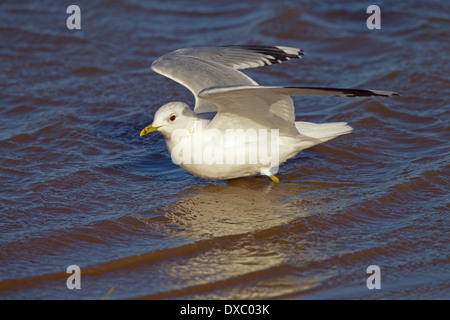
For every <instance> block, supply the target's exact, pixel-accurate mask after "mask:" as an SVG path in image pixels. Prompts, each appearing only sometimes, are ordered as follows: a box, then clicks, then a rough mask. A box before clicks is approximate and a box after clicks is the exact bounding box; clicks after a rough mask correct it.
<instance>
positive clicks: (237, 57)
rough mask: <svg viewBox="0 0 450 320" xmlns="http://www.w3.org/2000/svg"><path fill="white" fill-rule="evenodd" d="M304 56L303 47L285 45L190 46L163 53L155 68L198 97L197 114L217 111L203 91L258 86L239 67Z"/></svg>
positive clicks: (196, 103)
mask: <svg viewBox="0 0 450 320" xmlns="http://www.w3.org/2000/svg"><path fill="white" fill-rule="evenodd" d="M302 55H303V52H302V50H301V49H297V48H291V47H282V46H274V47H269V46H224V47H202V48H187V49H179V50H176V51H173V52H170V53H167V54H165V55H163V56H161V57H160V58H159V59H157V60H156V61H155V62H153V64H152V69H153V70H154V71H155V72H157V73H159V74H161V75H163V76H166V77H168V78H170V79H172V80H174V81H176V82H178V83H180V84H181V85H183V86H185V87H187V88H188V89H189V90H190V91H191V92H192V94H193V95H194V97H195V108H194V111H195V112H196V113H204V112H216V111H217V107H216V106H215V104H214V103H211V102H209V101H206V100H203V99H202V98H201V97H199V96H198V94H199V93H200V91H202V90H203V89H206V88H210V87H218V86H221V87H223V86H235V85H239V86H257V85H258V84H257V83H256V82H255V81H254V80H253V79H251V78H250V77H248V76H247V75H245V74H244V73H242V72H240V71H238V70H241V69H247V68H256V67H261V66H265V65H271V64H273V63H282V62H283V61H286V60H290V59H295V58H301V56H302ZM289 99H290V98H289Z"/></svg>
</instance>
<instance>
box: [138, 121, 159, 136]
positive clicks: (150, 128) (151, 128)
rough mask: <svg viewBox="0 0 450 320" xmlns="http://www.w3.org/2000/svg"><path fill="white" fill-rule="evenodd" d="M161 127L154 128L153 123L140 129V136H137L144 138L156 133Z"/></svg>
mask: <svg viewBox="0 0 450 320" xmlns="http://www.w3.org/2000/svg"><path fill="white" fill-rule="evenodd" d="M159 128H161V127H154V126H153V123H152V124H151V125H149V126H146V127H145V128H144V129H142V131H141V134H140V135H139V136H140V137H142V136H145V135H146V134H147V133H149V132H152V131H156V130H158V129H159Z"/></svg>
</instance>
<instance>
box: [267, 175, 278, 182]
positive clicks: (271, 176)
mask: <svg viewBox="0 0 450 320" xmlns="http://www.w3.org/2000/svg"><path fill="white" fill-rule="evenodd" d="M269 177H270V179H272V181H273V182H275V183H278V182H280V180H279V179H278V178H277V177H275V176H274V175H273V174H271V175H270V176H269Z"/></svg>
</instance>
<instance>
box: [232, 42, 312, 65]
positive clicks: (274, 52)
mask: <svg viewBox="0 0 450 320" xmlns="http://www.w3.org/2000/svg"><path fill="white" fill-rule="evenodd" d="M224 47H239V48H242V49H245V50H249V51H253V52H256V53H259V54H262V55H263V56H264V59H265V60H266V61H265V62H264V64H265V65H271V64H274V63H282V62H284V61H287V60H290V59H300V58H301V57H302V56H303V55H304V52H303V49H299V48H293V47H286V46H260V45H231V46H224Z"/></svg>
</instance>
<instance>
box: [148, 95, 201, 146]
mask: <svg viewBox="0 0 450 320" xmlns="http://www.w3.org/2000/svg"><path fill="white" fill-rule="evenodd" d="M195 119H196V116H195V114H194V112H193V111H192V110H191V108H189V106H188V105H187V104H186V103H183V102H169V103H167V104H165V105H163V106H162V107H160V108H159V109H158V110H157V111H156V113H155V117H154V119H153V123H152V124H151V125H149V126H147V127H145V128H144V129H142V131H141V134H140V136H141V137H142V136H144V135H146V134H147V133H149V132H152V131H159V132H161V133H162V134H163V135H164V137H165V138H166V139H170V137H171V135H172V133H173V132H174V131H175V130H177V129H189V128H190V127H191V126H192V123H193V120H195Z"/></svg>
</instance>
